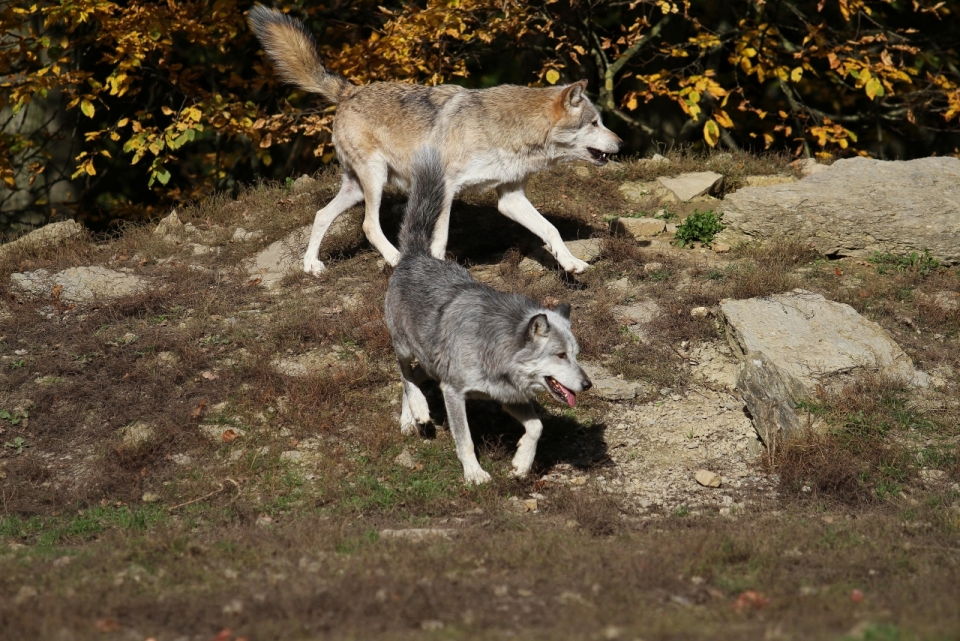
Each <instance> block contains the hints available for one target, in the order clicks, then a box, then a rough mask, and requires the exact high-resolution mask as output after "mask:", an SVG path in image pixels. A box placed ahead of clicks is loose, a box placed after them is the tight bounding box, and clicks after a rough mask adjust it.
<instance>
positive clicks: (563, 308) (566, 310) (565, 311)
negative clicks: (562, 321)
mask: <svg viewBox="0 0 960 641" xmlns="http://www.w3.org/2000/svg"><path fill="white" fill-rule="evenodd" d="M553 311H555V312H556V313H558V314H560V315H561V316H563V317H564V318H566V319H567V320H570V304H569V303H564V304H563V305H557V308H556V309H555V310H553Z"/></svg>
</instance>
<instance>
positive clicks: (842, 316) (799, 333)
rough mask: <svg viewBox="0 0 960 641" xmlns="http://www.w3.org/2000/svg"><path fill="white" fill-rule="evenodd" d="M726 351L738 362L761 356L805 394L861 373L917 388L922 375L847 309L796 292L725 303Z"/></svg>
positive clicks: (878, 332)
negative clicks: (830, 380)
mask: <svg viewBox="0 0 960 641" xmlns="http://www.w3.org/2000/svg"><path fill="white" fill-rule="evenodd" d="M720 312H721V314H722V315H723V318H724V321H725V323H726V325H727V329H728V331H727V337H728V340H729V341H730V347H731V348H732V349H733V350H734V353H736V354H737V355H738V356H739V357H740V358H741V359H742V358H745V357H746V355H747V354H749V353H750V352H763V353H764V354H766V355H767V357H768V358H770V359H771V361H773V362H774V363H775V364H776V366H777V367H778V368H779V369H780V370H781V371H783V372H784V373H786V374H788V375H789V376H791V377H792V378H793V379H795V380H796V381H798V382H799V384H800V385H802V386H803V388H805V389H807V390H814V389H815V388H816V386H817V385H818V384H819V383H821V382H822V381H824V380H826V379H828V378H829V377H831V376H837V375H842V374H849V373H852V372H854V371H856V370H860V369H865V370H871V371H874V372H879V373H882V374H884V375H887V376H892V377H899V378H902V379H904V380H906V381H910V382H914V383H915V384H916V383H920V382H922V380H923V379H924V375H922V374H921V373H918V372H917V371H915V370H914V368H913V362H912V361H911V360H910V357H909V356H907V355H906V354H905V353H904V352H903V350H902V349H900V346H899V345H897V344H896V343H895V342H894V341H893V339H892V338H890V335H889V334H887V332H886V331H884V329H883V328H882V327H880V326H879V325H877V324H876V323H874V322H873V321H870V320H867V319H866V318H864V317H863V316H861V315H860V314H858V313H857V312H856V310H854V309H853V308H852V307H850V306H849V305H845V304H843V303H836V302H833V301H829V300H827V299H825V298H824V297H823V296H821V295H820V294H813V293H811V292H807V291H804V290H794V291H792V292H788V293H785V294H776V295H774V296H770V297H768V298H750V299H747V300H724V301H721V302H720Z"/></svg>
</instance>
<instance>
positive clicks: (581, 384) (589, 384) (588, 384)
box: [580, 378, 593, 392]
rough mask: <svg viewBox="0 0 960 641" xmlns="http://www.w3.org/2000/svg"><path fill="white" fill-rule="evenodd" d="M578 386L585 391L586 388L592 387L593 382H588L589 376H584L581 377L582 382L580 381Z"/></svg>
mask: <svg viewBox="0 0 960 641" xmlns="http://www.w3.org/2000/svg"><path fill="white" fill-rule="evenodd" d="M580 387H581V388H582V389H583V391H584V392H586V391H587V390H588V389H590V388H591V387H593V383H591V382H590V379H589V378H585V379H583V382H582V383H580Z"/></svg>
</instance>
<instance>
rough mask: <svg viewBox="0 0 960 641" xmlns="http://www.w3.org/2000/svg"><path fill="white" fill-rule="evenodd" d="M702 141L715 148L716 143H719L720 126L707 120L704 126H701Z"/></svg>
mask: <svg viewBox="0 0 960 641" xmlns="http://www.w3.org/2000/svg"><path fill="white" fill-rule="evenodd" d="M703 139H704V140H706V141H707V144H708V145H710V146H711V147H716V146H717V142H719V141H720V126H719V125H717V123H716V122H714V121H713V120H708V121H707V122H706V124H704V125H703Z"/></svg>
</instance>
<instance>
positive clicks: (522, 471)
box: [511, 453, 533, 478]
mask: <svg viewBox="0 0 960 641" xmlns="http://www.w3.org/2000/svg"><path fill="white" fill-rule="evenodd" d="M532 467H533V456H523V457H521V456H520V455H519V453H518V455H517V456H515V457H514V458H513V470H512V471H511V474H513V475H514V476H516V477H517V478H522V477H524V476H526V475H527V474H529V473H530V469H531V468H532Z"/></svg>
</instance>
